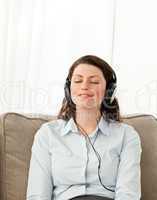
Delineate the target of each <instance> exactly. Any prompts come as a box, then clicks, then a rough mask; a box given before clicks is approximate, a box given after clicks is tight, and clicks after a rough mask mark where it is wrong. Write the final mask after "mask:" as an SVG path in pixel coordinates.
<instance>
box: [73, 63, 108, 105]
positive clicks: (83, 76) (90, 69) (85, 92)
mask: <svg viewBox="0 0 157 200" xmlns="http://www.w3.org/2000/svg"><path fill="white" fill-rule="evenodd" d="M70 90H71V98H72V100H73V102H74V104H76V108H87V109H92V108H93V109H95V108H97V109H99V108H100V105H101V102H102V100H103V98H104V95H105V90H106V80H105V78H104V76H103V73H102V72H101V70H100V69H99V68H97V67H96V66H94V65H89V64H79V65H78V66H77V67H76V68H75V70H74V72H73V75H72V78H71V86H70Z"/></svg>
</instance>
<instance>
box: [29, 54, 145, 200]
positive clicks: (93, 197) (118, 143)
mask: <svg viewBox="0 0 157 200" xmlns="http://www.w3.org/2000/svg"><path fill="white" fill-rule="evenodd" d="M116 81H117V80H116V74H115V72H114V71H113V69H112V68H111V67H110V66H109V64H108V63H106V62H105V61H104V60H103V59H101V58H99V57H97V56H93V55H87V56H83V57H81V58H79V59H78V60H76V61H75V62H74V63H73V65H72V66H71V68H70V70H69V74H68V77H67V79H66V83H65V88H64V89H65V98H64V99H63V104H62V107H61V110H60V112H59V114H58V119H57V120H53V121H50V122H46V123H44V124H43V125H42V126H41V128H40V129H39V130H38V132H37V134H36V135H35V138H34V143H33V146H32V156H31V161H30V169H29V178H28V187H27V200H39V199H42V200H70V199H71V200H72V199H73V200H75V199H76V200H85V199H86V200H109V199H114V200H139V199H140V197H141V183H140V179H141V171H140V159H141V152H142V148H141V141H140V138H139V135H138V133H137V132H136V131H135V129H134V128H133V127H132V126H130V125H127V124H125V123H124V122H123V121H122V119H121V116H120V111H119V104H118V100H117V99H116V98H115V91H116Z"/></svg>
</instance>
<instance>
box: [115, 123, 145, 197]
mask: <svg viewBox="0 0 157 200" xmlns="http://www.w3.org/2000/svg"><path fill="white" fill-rule="evenodd" d="M141 153H142V147H141V141H140V137H139V135H138V133H137V132H136V130H135V129H134V128H133V127H132V126H128V127H127V128H126V130H125V136H124V143H123V147H122V151H121V155H120V164H119V169H118V176H117V182H116V190H115V200H140V198H141V167H140V161H141Z"/></svg>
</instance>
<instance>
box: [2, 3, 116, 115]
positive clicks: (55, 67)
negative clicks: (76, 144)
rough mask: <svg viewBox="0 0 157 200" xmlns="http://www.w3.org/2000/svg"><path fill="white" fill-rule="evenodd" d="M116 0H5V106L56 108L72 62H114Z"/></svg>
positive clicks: (22, 109) (38, 109)
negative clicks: (94, 58)
mask: <svg viewBox="0 0 157 200" xmlns="http://www.w3.org/2000/svg"><path fill="white" fill-rule="evenodd" d="M114 6H115V1H114V0H109V1H108V0H92V1H90V0H86V1H84V0H79V1H73V0H67V1H64V0H1V1H0V30H1V32H0V72H1V73H0V99H1V100H0V112H1V113H3V112H8V111H12V112H29V113H47V114H56V113H58V110H59V109H60V106H61V102H62V99H63V96H64V82H65V78H66V76H67V73H68V69H69V67H70V65H71V64H72V63H73V62H74V61H75V60H76V59H77V58H79V57H80V56H83V55H86V54H95V55H97V56H100V57H102V58H104V59H105V60H106V61H107V62H109V63H111V62H112V54H113V29H114V26H113V24H114V23H113V22H114V9H115V7H114Z"/></svg>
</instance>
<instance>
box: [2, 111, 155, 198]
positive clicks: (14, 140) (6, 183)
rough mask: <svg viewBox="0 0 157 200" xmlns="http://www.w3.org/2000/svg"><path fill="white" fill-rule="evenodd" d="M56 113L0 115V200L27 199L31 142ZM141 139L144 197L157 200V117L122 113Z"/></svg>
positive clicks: (9, 113) (10, 113)
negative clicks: (52, 114) (50, 114)
mask: <svg viewBox="0 0 157 200" xmlns="http://www.w3.org/2000/svg"><path fill="white" fill-rule="evenodd" d="M54 119H56V117H55V116H49V115H44V114H31V113H30V114H29V113H14V112H8V113H3V114H1V115H0V200H25V199H26V189H27V178H28V171H29V162H30V157H31V146H32V143H33V138H34V135H35V133H36V132H37V130H38V129H39V128H40V126H41V125H42V124H43V123H45V122H48V121H50V120H54ZM123 121H124V122H125V123H128V124H130V125H132V126H133V127H134V128H135V129H136V130H137V131H138V133H139V135H140V138H141V143H142V157H141V184H142V198H141V199H142V200H157V119H156V118H155V117H154V116H152V115H147V114H135V115H129V116H125V117H123Z"/></svg>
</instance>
